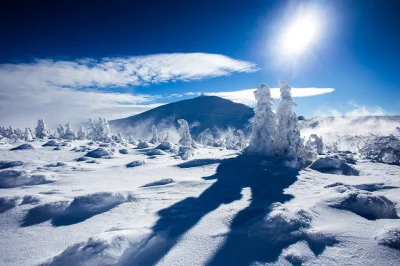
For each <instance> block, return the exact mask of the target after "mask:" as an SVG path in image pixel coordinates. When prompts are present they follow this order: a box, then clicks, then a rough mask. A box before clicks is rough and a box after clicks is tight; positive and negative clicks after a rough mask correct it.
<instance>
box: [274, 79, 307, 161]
mask: <svg viewBox="0 0 400 266" xmlns="http://www.w3.org/2000/svg"><path fill="white" fill-rule="evenodd" d="M279 87H280V92H281V101H280V102H279V105H278V109H277V111H276V116H277V119H278V126H277V130H276V134H275V138H274V147H275V149H274V150H275V154H276V155H278V156H288V157H295V158H301V157H302V155H303V150H304V145H303V141H302V139H301V137H300V130H299V126H298V120H297V115H296V113H294V112H293V110H292V107H293V106H296V104H295V103H294V102H293V99H292V95H291V93H290V91H291V88H290V87H289V85H288V84H287V83H286V82H285V81H282V80H280V81H279Z"/></svg>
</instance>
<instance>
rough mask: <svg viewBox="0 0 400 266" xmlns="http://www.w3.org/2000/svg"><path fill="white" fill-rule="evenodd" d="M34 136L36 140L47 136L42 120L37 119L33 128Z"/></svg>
mask: <svg viewBox="0 0 400 266" xmlns="http://www.w3.org/2000/svg"><path fill="white" fill-rule="evenodd" d="M35 135H36V137H37V138H38V139H45V138H46V137H47V136H48V133H47V130H46V124H45V122H44V119H39V120H38V122H37V126H36V128H35Z"/></svg>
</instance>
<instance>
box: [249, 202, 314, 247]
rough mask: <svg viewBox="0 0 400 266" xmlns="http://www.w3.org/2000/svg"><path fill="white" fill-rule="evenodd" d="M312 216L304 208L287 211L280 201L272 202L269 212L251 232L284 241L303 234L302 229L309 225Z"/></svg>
mask: <svg viewBox="0 0 400 266" xmlns="http://www.w3.org/2000/svg"><path fill="white" fill-rule="evenodd" d="M311 221H312V216H311V214H310V213H308V212H307V211H305V210H302V209H299V210H295V211H294V212H291V211H289V210H288V209H287V208H285V207H283V205H282V204H280V203H275V204H272V207H271V212H270V213H269V214H268V216H266V217H265V218H264V220H263V221H262V222H261V223H259V224H257V225H256V226H255V228H256V230H255V231H254V232H253V233H256V234H259V235H260V236H262V237H266V238H268V239H273V240H274V241H275V242H285V241H289V240H291V239H294V238H299V237H301V236H302V235H303V230H304V229H307V228H309V227H310V226H311Z"/></svg>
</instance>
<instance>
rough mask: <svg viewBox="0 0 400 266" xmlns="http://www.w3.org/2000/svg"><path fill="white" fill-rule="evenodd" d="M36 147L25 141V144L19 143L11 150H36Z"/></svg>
mask: <svg viewBox="0 0 400 266" xmlns="http://www.w3.org/2000/svg"><path fill="white" fill-rule="evenodd" d="M34 149H35V148H34V147H33V146H32V145H31V144H28V143H25V144H21V145H19V146H18V147H15V148H12V149H10V151H18V150H34Z"/></svg>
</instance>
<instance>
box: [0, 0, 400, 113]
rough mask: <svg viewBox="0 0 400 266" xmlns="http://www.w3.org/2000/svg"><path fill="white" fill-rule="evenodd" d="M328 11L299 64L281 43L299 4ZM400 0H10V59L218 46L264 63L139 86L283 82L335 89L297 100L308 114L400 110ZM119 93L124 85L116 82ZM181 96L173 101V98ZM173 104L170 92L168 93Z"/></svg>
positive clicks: (4, 12) (5, 56) (3, 7)
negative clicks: (220, 74) (286, 54)
mask: <svg viewBox="0 0 400 266" xmlns="http://www.w3.org/2000/svg"><path fill="white" fill-rule="evenodd" d="M309 6H312V7H313V8H315V9H317V10H320V11H321V14H322V17H321V20H322V21H321V24H324V27H323V30H322V32H321V33H320V34H319V39H318V42H317V43H316V44H315V45H314V46H313V47H311V48H310V49H309V50H308V51H307V52H306V53H304V54H303V55H301V57H300V58H298V59H297V60H296V63H295V64H294V63H293V62H289V61H287V60H286V59H283V58H282V57H281V56H279V55H278V54H276V53H275V52H274V51H275V50H276V48H277V47H275V46H276V43H275V42H274V41H273V40H275V39H276V36H278V35H279V34H280V33H281V32H282V29H283V25H284V23H285V22H287V21H289V20H290V18H291V17H292V16H293V14H295V12H296V10H297V9H298V8H299V7H309ZM399 10H400V1H397V0H393V1H389V0H383V1H378V0H376V1H374V0H352V1H350V0H347V1H343V0H342V1H341V0H335V1H261V0H259V1H256V0H253V1H252V0H237V1H228V0H227V1H225V0H221V1H217V0H214V1H208V0H203V1H197V0H191V1H161V0H160V1H149V0H147V1H1V4H0V17H1V28H0V43H1V49H0V63H1V64H5V63H14V64H19V63H24V62H25V63H28V62H32V60H35V59H38V58H39V59H43V58H46V59H54V60H74V59H79V58H95V59H97V58H102V57H125V56H136V55H149V54H158V53H192V52H202V53H212V54H222V55H226V56H229V57H232V58H234V59H238V60H243V61H249V62H254V63H256V64H257V65H258V67H259V68H261V69H260V70H259V71H257V72H254V73H233V74H232V75H229V76H223V77H217V78H210V79H204V80H201V81H191V82H180V81H178V82H174V83H162V84H153V85H150V86H138V87H136V88H135V93H143V94H157V95H159V94H161V95H164V94H172V93H184V92H190V91H204V92H207V91H208V92H211V91H212V92H220V91H233V90H242V89H248V88H254V87H257V86H258V85H259V84H260V83H267V84H269V85H270V87H276V86H277V80H278V79H284V80H286V81H288V82H289V84H290V85H292V86H293V87H322V88H327V87H329V88H335V91H334V92H333V93H330V94H324V95H320V96H314V97H305V98H297V99H296V102H297V103H298V106H299V107H298V113H304V114H306V115H308V116H311V115H313V114H315V112H316V110H317V109H320V110H324V109H331V108H335V109H338V110H340V111H342V112H346V111H348V110H350V109H351V108H353V107H352V106H350V105H349V104H348V102H349V101H355V102H356V103H357V104H358V105H360V106H366V107H368V108H374V107H375V106H380V107H382V108H383V109H384V110H386V111H387V112H388V113H392V114H394V113H396V114H399V113H400V73H399V72H400V27H399V25H400V16H399V15H398V13H399V12H398V11H399ZM114 90H116V91H124V90H122V89H121V90H120V89H119V88H114ZM172 100H173V99H172ZM158 101H160V102H168V101H170V100H167V99H159V100H158Z"/></svg>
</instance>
